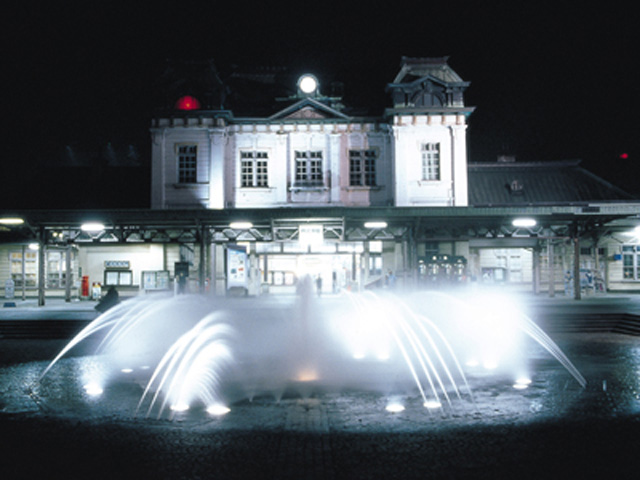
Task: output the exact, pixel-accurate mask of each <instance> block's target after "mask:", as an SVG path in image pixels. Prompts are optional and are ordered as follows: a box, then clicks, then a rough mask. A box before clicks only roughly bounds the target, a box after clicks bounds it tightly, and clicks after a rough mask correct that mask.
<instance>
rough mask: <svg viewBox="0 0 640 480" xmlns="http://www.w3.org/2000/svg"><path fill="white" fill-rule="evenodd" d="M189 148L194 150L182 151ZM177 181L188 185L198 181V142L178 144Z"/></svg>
mask: <svg viewBox="0 0 640 480" xmlns="http://www.w3.org/2000/svg"><path fill="white" fill-rule="evenodd" d="M183 149H189V150H193V151H182V150H183ZM176 167H177V183H179V184H182V185H188V184H193V183H198V144H197V143H180V144H176Z"/></svg>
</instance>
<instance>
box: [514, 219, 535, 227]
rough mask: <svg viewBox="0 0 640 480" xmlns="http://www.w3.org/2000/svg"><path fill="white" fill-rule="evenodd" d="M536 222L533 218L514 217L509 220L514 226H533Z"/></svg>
mask: <svg viewBox="0 0 640 480" xmlns="http://www.w3.org/2000/svg"><path fill="white" fill-rule="evenodd" d="M537 223H538V222H536V220H535V219H534V218H516V219H514V220H513V222H511V224H512V225H513V226H514V227H524V228H527V227H535V226H536V225H537Z"/></svg>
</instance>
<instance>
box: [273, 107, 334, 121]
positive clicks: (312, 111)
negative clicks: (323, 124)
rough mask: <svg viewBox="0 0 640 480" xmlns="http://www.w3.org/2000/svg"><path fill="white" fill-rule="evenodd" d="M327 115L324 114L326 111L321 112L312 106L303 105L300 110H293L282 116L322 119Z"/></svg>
mask: <svg viewBox="0 0 640 480" xmlns="http://www.w3.org/2000/svg"><path fill="white" fill-rule="evenodd" d="M327 117H328V116H327V115H326V113H324V112H321V111H319V110H317V109H316V108H313V107H311V106H307V107H303V108H301V109H300V110H296V111H295V112H293V113H291V114H290V115H287V116H286V117H284V118H290V119H305V118H309V119H318V120H320V119H324V118H327Z"/></svg>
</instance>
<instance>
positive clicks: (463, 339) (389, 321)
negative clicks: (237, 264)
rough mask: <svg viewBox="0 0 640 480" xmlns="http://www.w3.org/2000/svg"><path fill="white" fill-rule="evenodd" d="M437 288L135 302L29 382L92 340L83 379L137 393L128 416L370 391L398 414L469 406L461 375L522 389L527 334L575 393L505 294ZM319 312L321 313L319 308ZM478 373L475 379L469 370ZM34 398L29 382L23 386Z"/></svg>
mask: <svg viewBox="0 0 640 480" xmlns="http://www.w3.org/2000/svg"><path fill="white" fill-rule="evenodd" d="M479 298H480V299H478V298H471V297H466V296H463V295H458V296H453V295H451V294H446V293H442V292H414V293H413V294H397V293H395V292H390V291H379V293H375V292H371V291H367V292H363V293H348V292H343V293H342V294H341V295H339V296H334V297H330V298H322V299H317V298H315V296H314V295H313V289H312V287H311V285H310V283H309V282H301V284H300V289H299V295H298V296H297V297H296V301H295V302H291V303H290V304H286V303H285V302H284V301H283V300H280V301H278V302H273V301H271V303H269V301H266V302H265V301H263V300H261V299H236V300H235V301H234V300H227V299H215V298H209V297H204V296H198V295H178V296H155V295H145V296H139V297H136V298H132V299H129V300H126V301H124V302H122V303H121V304H119V305H117V306H116V307H114V308H112V309H111V310H109V311H107V312H106V313H104V314H102V315H101V316H100V317H98V318H97V319H96V320H94V321H93V322H92V323H90V324H89V325H88V326H87V327H86V328H84V329H83V330H82V331H81V332H80V333H79V334H78V335H76V337H75V338H73V339H72V340H71V341H70V342H69V343H68V344H67V345H66V346H65V347H64V348H63V349H62V350H61V351H60V353H59V354H58V355H57V356H56V357H55V358H54V359H53V360H52V361H51V362H50V364H49V365H48V366H47V367H46V368H45V369H44V371H43V372H42V375H41V376H40V378H39V383H42V382H46V381H47V379H48V376H49V375H50V374H51V371H52V370H54V369H55V368H56V366H57V365H58V363H59V362H60V361H62V359H63V358H64V357H65V356H67V354H69V352H70V351H72V350H73V349H74V348H75V347H77V346H79V345H80V344H83V343H84V342H86V341H87V340H88V339H90V338H91V339H94V340H95V339H98V341H99V343H98V345H97V348H96V350H95V354H94V355H93V356H92V357H91V358H93V359H96V360H99V361H98V362H97V363H98V367H95V368H91V369H87V378H83V379H82V385H83V387H84V391H85V394H86V395H87V396H90V397H91V396H99V395H101V394H102V393H104V391H105V389H106V388H108V386H109V385H110V384H112V383H114V382H118V381H120V379H122V378H123V377H124V378H127V379H128V380H127V381H129V382H133V383H135V384H137V385H139V387H140V392H141V393H140V395H139V397H138V399H137V405H136V406H135V412H136V415H139V416H144V417H149V416H155V417H157V418H161V417H164V416H168V417H169V418H173V417H174V416H175V415H178V414H180V412H184V411H186V410H188V409H190V408H194V407H200V408H202V409H203V410H204V411H206V412H207V413H208V414H211V415H222V414H225V413H227V412H229V409H230V408H231V406H232V405H233V403H234V402H237V401H240V400H244V399H249V400H252V399H253V398H255V397H256V396H272V397H273V398H274V399H275V400H277V401H279V400H280V399H281V398H282V397H283V396H284V395H286V394H291V393H294V394H295V395H299V396H303V397H304V396H308V395H311V394H313V393H314V392H316V393H321V392H325V391H337V392H344V391H348V390H356V391H363V390H366V391H376V392H380V393H381V394H383V395H386V396H387V397H388V399H389V401H388V403H387V407H386V408H387V410H388V411H390V412H401V411H402V410H403V409H404V404H403V401H402V399H403V398H407V397H409V396H413V397H414V398H415V396H416V395H418V396H419V397H418V398H420V401H421V403H422V405H423V406H424V407H425V408H426V409H427V410H429V411H432V410H436V409H438V410H440V411H445V410H447V411H451V410H453V409H455V408H458V406H459V405H462V406H463V407H464V406H471V408H473V406H474V394H473V390H472V388H471V384H472V382H471V381H470V378H472V377H474V378H475V377H476V376H478V375H491V374H493V375H501V376H502V377H501V378H503V377H504V376H505V375H506V376H508V377H509V378H511V381H512V382H513V387H514V388H515V389H518V390H524V389H526V388H527V387H528V386H529V384H530V383H531V378H532V375H531V373H530V372H528V371H527V369H528V368H529V367H528V364H527V359H526V358H524V356H523V355H522V353H523V352H525V351H526V349H524V348H522V344H523V342H524V341H525V340H526V339H527V338H529V339H532V340H533V341H535V343H536V344H537V345H539V346H541V347H543V348H544V349H545V350H546V351H547V352H548V353H549V354H551V355H552V357H553V358H554V359H555V360H557V361H558V362H559V363H560V364H561V365H562V366H563V367H564V369H565V370H566V371H567V372H568V373H569V374H570V375H571V376H572V377H573V378H574V379H575V381H576V382H577V383H578V384H579V385H580V386H581V387H585V385H586V381H585V379H584V377H582V375H581V374H580V372H579V371H578V370H577V369H576V367H575V366H574V365H573V364H572V363H571V361H570V360H569V359H568V358H567V357H566V355H564V353H563V352H562V351H561V349H560V348H559V347H558V346H557V345H556V344H555V343H554V342H553V341H552V340H551V339H550V338H549V337H548V336H547V335H546V334H545V333H544V332H543V331H542V330H541V329H540V328H539V327H538V326H537V325H536V324H535V323H534V322H533V321H532V320H531V319H530V318H529V317H527V316H526V315H524V314H523V313H521V312H520V311H519V310H518V309H517V308H516V307H515V306H513V305H511V304H510V302H508V301H506V300H505V299H504V298H494V297H492V296H490V295H489V294H487V293H486V292H485V293H484V294H483V295H482V296H480V297H479ZM320 307H322V308H320ZM480 371H481V372H483V373H478V372H480ZM33 390H34V392H35V391H36V390H37V387H36V386H34V387H33Z"/></svg>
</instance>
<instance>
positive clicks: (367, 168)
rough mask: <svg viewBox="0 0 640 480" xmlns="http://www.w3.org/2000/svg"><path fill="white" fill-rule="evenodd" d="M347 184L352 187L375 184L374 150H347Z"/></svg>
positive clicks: (373, 185)
mask: <svg viewBox="0 0 640 480" xmlns="http://www.w3.org/2000/svg"><path fill="white" fill-rule="evenodd" d="M349 185H351V186H352V187H358V186H360V187H375V186H376V152H375V150H372V149H369V150H349Z"/></svg>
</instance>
